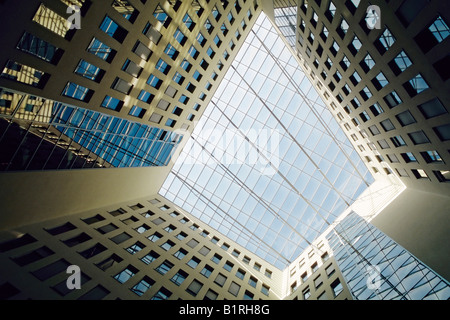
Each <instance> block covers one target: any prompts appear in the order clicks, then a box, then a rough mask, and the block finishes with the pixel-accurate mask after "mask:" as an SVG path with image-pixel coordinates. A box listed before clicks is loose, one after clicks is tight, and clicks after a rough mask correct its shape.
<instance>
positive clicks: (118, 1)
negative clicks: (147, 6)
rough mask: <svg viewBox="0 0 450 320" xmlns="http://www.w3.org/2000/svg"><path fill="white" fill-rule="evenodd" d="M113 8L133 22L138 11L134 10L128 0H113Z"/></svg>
mask: <svg viewBox="0 0 450 320" xmlns="http://www.w3.org/2000/svg"><path fill="white" fill-rule="evenodd" d="M112 6H113V8H114V9H116V11H117V12H118V13H119V14H121V15H122V17H124V18H125V19H127V20H128V21H130V22H131V23H133V22H134V21H136V18H137V16H138V15H139V11H138V10H136V9H135V8H134V7H133V6H132V5H131V4H130V2H129V1H128V0H114V2H113V4H112Z"/></svg>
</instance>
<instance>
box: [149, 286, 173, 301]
mask: <svg viewBox="0 0 450 320" xmlns="http://www.w3.org/2000/svg"><path fill="white" fill-rule="evenodd" d="M171 295H172V292H170V291H169V290H167V289H166V288H164V287H162V288H161V289H160V290H159V291H158V292H157V293H156V294H155V295H154V296H153V297H152V298H151V299H150V300H168V299H169V298H170V296H171Z"/></svg>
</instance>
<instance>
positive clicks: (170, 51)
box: [164, 43, 179, 60]
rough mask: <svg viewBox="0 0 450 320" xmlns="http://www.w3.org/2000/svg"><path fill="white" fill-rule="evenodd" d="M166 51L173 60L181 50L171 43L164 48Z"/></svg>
mask: <svg viewBox="0 0 450 320" xmlns="http://www.w3.org/2000/svg"><path fill="white" fill-rule="evenodd" d="M164 53H165V54H167V55H168V56H169V57H170V58H171V59H172V60H175V59H176V58H177V57H178V54H179V52H178V51H177V49H175V47H174V46H172V45H171V44H170V43H169V44H168V45H167V46H166V48H165V49H164Z"/></svg>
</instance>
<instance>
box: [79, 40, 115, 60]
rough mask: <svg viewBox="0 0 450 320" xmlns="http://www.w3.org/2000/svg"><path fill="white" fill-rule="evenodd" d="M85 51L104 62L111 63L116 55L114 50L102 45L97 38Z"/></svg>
mask: <svg viewBox="0 0 450 320" xmlns="http://www.w3.org/2000/svg"><path fill="white" fill-rule="evenodd" d="M86 50H87V51H88V52H89V53H92V54H93V55H96V56H97V57H99V58H100V59H102V60H105V61H106V62H111V61H112V59H113V58H114V56H115V55H116V51H115V50H114V49H111V48H110V47H109V46H108V45H106V44H104V43H103V42H101V41H100V40H98V39H97V38H93V39H92V41H91V43H90V44H89V46H88V47H87V49H86Z"/></svg>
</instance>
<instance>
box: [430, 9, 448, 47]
mask: <svg viewBox="0 0 450 320" xmlns="http://www.w3.org/2000/svg"><path fill="white" fill-rule="evenodd" d="M428 30H430V32H431V33H432V34H433V36H434V37H435V38H436V40H437V41H438V42H439V43H440V42H442V41H444V39H446V38H447V37H448V35H449V34H450V28H449V27H448V25H447V24H446V23H445V21H444V19H443V18H442V17H441V16H439V17H437V18H436V20H435V21H434V22H433V23H432V24H431V25H430V26H429V27H428Z"/></svg>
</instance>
